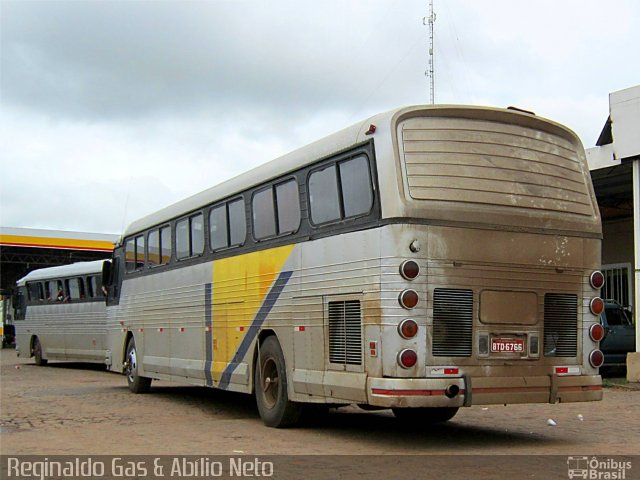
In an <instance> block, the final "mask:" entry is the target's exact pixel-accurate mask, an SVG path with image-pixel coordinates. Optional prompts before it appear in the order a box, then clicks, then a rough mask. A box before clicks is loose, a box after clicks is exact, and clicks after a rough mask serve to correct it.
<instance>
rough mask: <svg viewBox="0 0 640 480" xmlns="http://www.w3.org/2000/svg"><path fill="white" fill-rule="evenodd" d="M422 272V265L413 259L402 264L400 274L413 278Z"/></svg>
mask: <svg viewBox="0 0 640 480" xmlns="http://www.w3.org/2000/svg"><path fill="white" fill-rule="evenodd" d="M419 274H420V265H418V264H417V263H416V262H415V261H413V260H406V261H404V262H402V265H400V275H402V276H403V277H404V278H405V279H407V280H413V279H415V278H416V277H417V276H418V275H419Z"/></svg>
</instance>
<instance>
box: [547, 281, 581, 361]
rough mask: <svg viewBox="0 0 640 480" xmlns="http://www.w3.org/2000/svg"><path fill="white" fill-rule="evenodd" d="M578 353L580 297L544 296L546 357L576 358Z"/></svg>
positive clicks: (564, 295) (556, 294)
mask: <svg viewBox="0 0 640 480" xmlns="http://www.w3.org/2000/svg"><path fill="white" fill-rule="evenodd" d="M577 353H578V296H577V295H571V294H565V293H547V294H546V295H545V296H544V355H545V356H546V357H575V356H576V355H577Z"/></svg>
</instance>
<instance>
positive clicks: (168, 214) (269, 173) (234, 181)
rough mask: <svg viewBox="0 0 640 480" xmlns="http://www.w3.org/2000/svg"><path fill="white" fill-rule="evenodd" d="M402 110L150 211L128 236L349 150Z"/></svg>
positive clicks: (129, 228) (132, 224)
mask: <svg viewBox="0 0 640 480" xmlns="http://www.w3.org/2000/svg"><path fill="white" fill-rule="evenodd" d="M399 110H402V109H395V110H391V111H389V112H385V113H382V114H379V115H376V116H374V117H370V118H368V119H367V120H364V121H362V122H359V123H356V124H354V125H351V126H350V127H347V128H345V129H343V130H340V131H338V132H335V133H333V134H331V135H328V136H326V137H324V138H322V139H320V140H317V141H315V142H313V143H311V144H308V145H306V146H304V147H301V148H299V149H297V150H294V151H292V152H290V153H287V154H285V155H283V156H281V157H278V158H276V159H274V160H271V161H269V162H266V163H264V164H262V165H259V166H257V167H255V168H253V169H252V170H249V171H248V172H244V173H241V174H239V175H238V176H236V177H234V178H231V179H229V180H227V181H225V182H222V183H220V184H218V185H216V186H214V187H211V188H209V189H207V190H204V191H202V192H200V193H197V194H195V195H193V196H191V197H188V198H186V199H184V200H181V201H179V202H177V203H174V204H173V205H170V206H168V207H165V208H163V209H162V210H159V211H157V212H155V213H152V214H150V215H147V216H146V217H143V218H141V219H139V220H137V221H135V222H133V223H131V224H130V225H129V226H128V227H127V229H126V230H125V232H124V236H125V237H126V236H128V235H131V234H133V233H136V232H139V231H142V230H145V229H147V228H149V227H152V226H155V225H159V224H161V223H163V222H166V221H168V220H170V219H172V218H175V217H178V216H181V215H183V214H187V213H189V212H191V211H193V210H196V209H198V208H201V207H203V206H205V205H208V204H211V203H213V202H216V201H218V200H224V199H225V198H227V197H229V196H231V195H234V194H236V193H239V192H242V191H244V190H246V189H248V188H251V187H254V186H257V185H259V184H261V183H263V182H267V181H269V180H272V179H274V178H277V177H279V176H281V175H284V174H286V173H288V172H291V171H294V170H296V169H298V168H301V167H304V166H306V165H309V164H312V163H314V162H316V161H318V160H320V159H322V158H326V157H328V156H330V155H333V154H336V153H339V152H341V151H345V150H348V149H350V148H352V147H353V146H355V145H357V144H358V143H361V142H363V141H366V140H367V139H368V137H366V136H365V131H366V130H367V128H368V127H369V125H370V124H371V123H376V122H380V123H382V122H383V121H384V120H385V117H386V120H387V121H389V120H390V119H391V118H392V116H393V115H394V114H395V113H396V112H398V111H399Z"/></svg>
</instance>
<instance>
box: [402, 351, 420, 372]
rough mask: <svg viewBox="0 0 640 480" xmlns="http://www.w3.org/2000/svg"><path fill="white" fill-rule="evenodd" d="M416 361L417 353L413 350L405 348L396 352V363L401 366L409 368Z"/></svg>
mask: <svg viewBox="0 0 640 480" xmlns="http://www.w3.org/2000/svg"><path fill="white" fill-rule="evenodd" d="M417 362H418V354H417V353H416V351H415V350H412V349H410V348H405V349H404V350H402V351H401V352H400V353H398V365H400V366H401V367H402V368H411V367H413V366H415V364H416V363H417Z"/></svg>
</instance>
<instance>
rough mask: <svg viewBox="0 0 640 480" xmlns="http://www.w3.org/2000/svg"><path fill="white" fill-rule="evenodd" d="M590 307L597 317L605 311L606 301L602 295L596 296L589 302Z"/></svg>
mask: <svg viewBox="0 0 640 480" xmlns="http://www.w3.org/2000/svg"><path fill="white" fill-rule="evenodd" d="M589 309H590V310H591V313H593V314H594V315H595V316H596V317H597V316H598V315H600V314H601V313H602V312H603V311H604V302H603V301H602V299H601V298H600V297H595V298H593V299H592V300H591V303H589Z"/></svg>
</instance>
